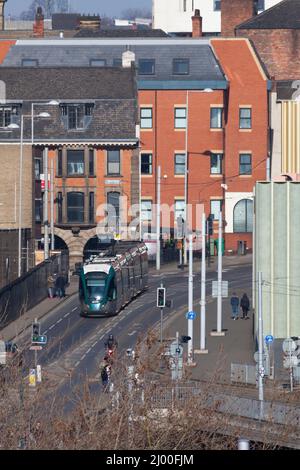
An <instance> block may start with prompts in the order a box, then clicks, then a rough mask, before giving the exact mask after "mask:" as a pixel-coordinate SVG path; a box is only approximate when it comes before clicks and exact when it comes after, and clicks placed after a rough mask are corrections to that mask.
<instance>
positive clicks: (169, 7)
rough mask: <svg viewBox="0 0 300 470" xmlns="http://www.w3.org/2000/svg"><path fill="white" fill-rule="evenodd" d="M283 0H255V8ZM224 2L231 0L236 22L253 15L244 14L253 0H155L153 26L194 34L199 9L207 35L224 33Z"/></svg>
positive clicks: (253, 8)
mask: <svg viewBox="0 0 300 470" xmlns="http://www.w3.org/2000/svg"><path fill="white" fill-rule="evenodd" d="M279 1H280V0H258V1H254V0H251V6H252V12H253V14H254V12H258V13H261V12H262V11H264V10H265V9H267V8H270V7H272V6H273V5H275V4H276V3H278V2H279ZM223 2H224V3H225V2H226V3H228V7H229V8H230V12H231V18H234V20H233V21H234V26H236V25H237V24H239V23H241V22H242V21H245V20H246V19H249V18H250V17H252V16H253V14H250V16H241V12H243V10H244V5H245V3H248V2H249V0H229V1H228V0H152V27H153V28H156V29H162V30H163V31H165V32H167V33H169V34H175V35H189V36H191V35H192V23H191V16H193V14H194V12H195V10H196V9H199V10H200V14H201V16H202V18H203V35H204V36H206V35H220V33H221V16H222V14H223V12H222V13H221V11H222V8H223ZM229 4H230V5H229ZM236 19H237V21H236Z"/></svg>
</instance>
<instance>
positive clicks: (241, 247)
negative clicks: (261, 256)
mask: <svg viewBox="0 0 300 470" xmlns="http://www.w3.org/2000/svg"><path fill="white" fill-rule="evenodd" d="M237 251H238V255H245V254H246V242H245V241H243V240H238V250H237Z"/></svg>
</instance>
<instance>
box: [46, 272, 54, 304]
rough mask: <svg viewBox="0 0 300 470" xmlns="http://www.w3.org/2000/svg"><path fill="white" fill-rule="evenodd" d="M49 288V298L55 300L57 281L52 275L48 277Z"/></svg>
mask: <svg viewBox="0 0 300 470" xmlns="http://www.w3.org/2000/svg"><path fill="white" fill-rule="evenodd" d="M47 287H48V297H49V298H50V299H53V297H54V294H55V292H54V290H55V279H54V277H53V276H52V274H50V276H48V279H47Z"/></svg>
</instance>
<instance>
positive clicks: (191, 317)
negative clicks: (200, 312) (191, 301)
mask: <svg viewBox="0 0 300 470" xmlns="http://www.w3.org/2000/svg"><path fill="white" fill-rule="evenodd" d="M186 318H187V319H188V320H195V318H196V313H195V312H188V313H187V314H186Z"/></svg>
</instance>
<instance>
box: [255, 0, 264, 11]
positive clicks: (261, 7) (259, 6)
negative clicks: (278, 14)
mask: <svg viewBox="0 0 300 470" xmlns="http://www.w3.org/2000/svg"><path fill="white" fill-rule="evenodd" d="M264 9H265V0H257V1H256V11H257V12H259V11H262V10H264Z"/></svg>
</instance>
